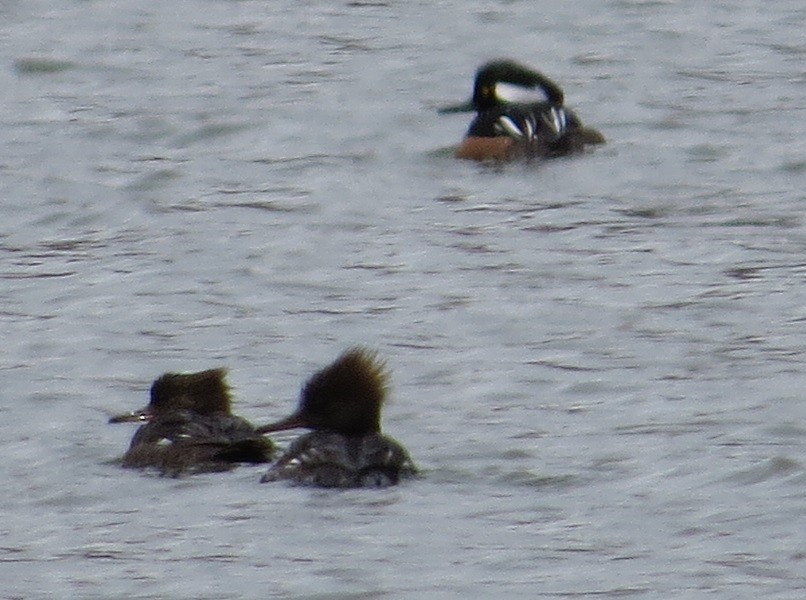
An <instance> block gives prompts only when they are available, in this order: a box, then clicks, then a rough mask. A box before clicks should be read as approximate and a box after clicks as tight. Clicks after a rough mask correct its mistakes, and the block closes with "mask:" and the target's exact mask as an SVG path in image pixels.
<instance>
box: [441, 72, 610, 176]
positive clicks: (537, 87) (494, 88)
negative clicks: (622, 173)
mask: <svg viewBox="0 0 806 600" xmlns="http://www.w3.org/2000/svg"><path fill="white" fill-rule="evenodd" d="M563 102H564V94H563V91H562V89H561V88H560V86H558V85H557V84H556V83H554V82H553V81H552V80H551V79H549V78H548V77H546V76H545V75H543V74H542V73H539V72H537V71H534V70H532V69H529V68H528V67H525V66H523V65H521V64H519V63H516V62H515V61H512V60H496V61H493V62H489V63H487V64H485V65H483V66H482V67H481V68H480V69H479V70H478V71H477V73H476V80H475V83H474V86H473V98H472V99H471V100H470V102H467V103H463V104H458V105H455V106H449V107H445V108H443V109H441V110H440V112H441V113H454V112H471V111H476V118H475V119H473V122H472V123H471V124H470V128H469V129H468V131H467V135H466V136H465V139H464V140H463V141H462V143H461V144H460V146H459V147H458V148H457V150H456V153H455V156H456V158H464V159H469V160H479V161H484V160H495V161H502V160H510V159H513V158H526V159H531V158H552V157H555V156H566V155H569V154H574V153H577V152H582V151H583V150H584V149H585V146H586V145H591V144H604V143H605V138H604V136H603V135H602V134H601V133H599V132H598V131H597V130H596V129H592V128H590V127H584V126H583V125H582V122H581V121H580V120H579V117H577V115H576V113H574V112H573V111H572V110H570V109H568V108H565V107H564V106H563Z"/></svg>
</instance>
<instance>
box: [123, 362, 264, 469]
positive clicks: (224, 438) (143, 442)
mask: <svg viewBox="0 0 806 600" xmlns="http://www.w3.org/2000/svg"><path fill="white" fill-rule="evenodd" d="M226 374H227V371H226V369H210V370H207V371H200V372H198V373H166V374H165V375H163V376H162V377H160V378H159V379H157V380H156V381H155V382H154V383H153V384H152V386H151V400H150V402H149V403H148V406H146V407H145V408H144V409H142V410H139V411H136V412H132V413H126V414H123V415H118V416H116V417H112V418H111V419H110V420H109V422H110V423H126V422H135V421H136V422H143V423H144V424H143V425H142V426H141V427H140V428H139V429H138V430H137V431H136V432H135V434H134V437H133V438H132V441H131V444H130V445H129V449H128V451H127V452H126V454H125V455H124V456H123V466H124V467H128V468H145V467H155V468H157V469H158V470H159V471H160V473H162V474H163V475H171V476H179V475H181V474H183V473H188V472H190V473H200V472H210V471H225V470H228V469H231V468H233V467H234V466H235V465H236V464H237V463H240V462H247V463H265V462H268V461H269V460H270V459H271V456H272V453H273V449H274V448H273V445H272V443H271V442H270V441H269V440H268V439H266V438H264V437H263V436H262V435H260V434H259V433H257V432H256V431H255V428H254V427H253V426H252V425H251V424H250V423H249V421H247V420H246V419H244V418H242V417H238V416H236V415H233V414H232V413H231V412H230V402H231V400H230V394H229V386H228V385H227V383H226V381H225V378H226Z"/></svg>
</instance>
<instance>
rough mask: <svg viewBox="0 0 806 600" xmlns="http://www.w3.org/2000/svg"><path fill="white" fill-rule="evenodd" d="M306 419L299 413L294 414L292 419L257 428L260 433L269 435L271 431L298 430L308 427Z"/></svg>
mask: <svg viewBox="0 0 806 600" xmlns="http://www.w3.org/2000/svg"><path fill="white" fill-rule="evenodd" d="M307 426H308V425H307V423H306V422H305V419H304V418H303V417H302V415H301V414H299V413H294V414H293V415H291V416H290V417H286V418H285V419H281V420H279V421H275V422H274V423H269V424H268V425H261V426H260V427H257V428H255V431H257V432H258V433H269V432H271V431H286V430H288V429H298V428H300V427H307Z"/></svg>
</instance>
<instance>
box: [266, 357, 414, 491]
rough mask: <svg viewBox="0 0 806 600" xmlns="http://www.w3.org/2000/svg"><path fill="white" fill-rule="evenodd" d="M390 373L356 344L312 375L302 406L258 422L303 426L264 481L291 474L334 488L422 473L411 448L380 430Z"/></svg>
mask: <svg viewBox="0 0 806 600" xmlns="http://www.w3.org/2000/svg"><path fill="white" fill-rule="evenodd" d="M388 382H389V373H388V371H387V370H386V365H385V364H384V363H383V362H382V361H379V360H378V358H377V356H376V354H375V353H374V352H371V351H369V350H366V349H363V348H353V349H351V350H348V351H346V352H345V353H344V354H342V355H341V356H340V357H339V358H338V359H336V361H335V362H334V363H332V364H331V365H329V366H328V367H325V368H324V369H322V370H321V371H319V372H318V373H316V374H315V375H314V376H313V377H311V378H310V379H309V380H308V382H307V383H306V384H305V386H304V387H303V388H302V393H301V396H300V403H299V407H298V408H297V410H296V411H295V412H294V413H293V414H292V415H291V416H290V417H288V418H286V419H283V420H281V421H277V422H276V423H272V424H270V425H264V426H262V427H258V428H257V431H258V432H259V433H267V432H269V431H282V430H286V429H294V428H296V427H304V428H307V429H313V432H311V433H308V434H305V435H303V436H302V437H300V438H297V439H296V440H295V441H294V442H293V443H292V444H291V446H290V447H289V449H288V451H286V453H285V454H284V455H283V456H282V457H280V459H279V460H278V461H277V462H276V463H275V464H274V465H272V467H271V468H270V469H269V470H268V472H266V474H265V475H263V478H262V479H261V480H260V481H261V482H267V481H277V480H279V479H289V480H292V481H294V482H296V483H301V484H306V485H315V486H320V487H332V488H354V487H386V486H390V485H395V484H396V483H398V482H399V481H400V479H401V478H402V477H407V476H412V475H415V474H416V473H417V469H416V467H415V466H414V463H413V462H412V460H411V458H410V457H409V453H408V452H407V451H406V449H405V448H403V446H401V445H400V444H399V443H398V442H396V441H395V440H393V439H392V438H389V437H387V436H385V435H382V434H381V406H382V405H383V402H384V400H385V398H386V393H387V391H388Z"/></svg>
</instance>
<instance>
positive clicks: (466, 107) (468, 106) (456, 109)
mask: <svg viewBox="0 0 806 600" xmlns="http://www.w3.org/2000/svg"><path fill="white" fill-rule="evenodd" d="M475 110H476V107H475V106H473V102H472V101H469V102H462V103H461V104H451V105H449V106H443V107H442V108H438V109H437V113H439V114H441V115H449V114H452V113H465V112H475Z"/></svg>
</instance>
